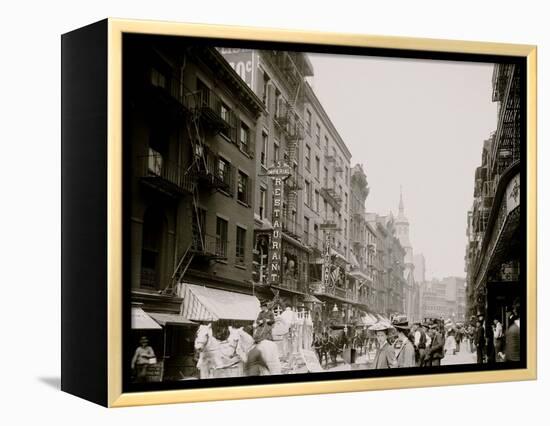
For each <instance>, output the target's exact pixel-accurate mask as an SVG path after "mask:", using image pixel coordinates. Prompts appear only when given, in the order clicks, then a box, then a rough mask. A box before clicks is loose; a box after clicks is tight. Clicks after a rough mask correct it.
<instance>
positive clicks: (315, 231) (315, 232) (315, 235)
mask: <svg viewBox="0 0 550 426" xmlns="http://www.w3.org/2000/svg"><path fill="white" fill-rule="evenodd" d="M313 238H314V239H315V241H314V243H315V245H316V246H317V247H318V244H319V227H318V226H317V224H315V225H313Z"/></svg>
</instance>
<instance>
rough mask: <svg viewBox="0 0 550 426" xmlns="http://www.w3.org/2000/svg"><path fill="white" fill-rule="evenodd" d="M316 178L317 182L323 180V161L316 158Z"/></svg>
mask: <svg viewBox="0 0 550 426" xmlns="http://www.w3.org/2000/svg"><path fill="white" fill-rule="evenodd" d="M315 177H316V178H317V180H319V179H321V160H320V159H319V157H315Z"/></svg>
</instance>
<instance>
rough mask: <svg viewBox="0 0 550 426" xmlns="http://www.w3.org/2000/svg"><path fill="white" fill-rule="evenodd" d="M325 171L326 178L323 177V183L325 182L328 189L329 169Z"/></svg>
mask: <svg viewBox="0 0 550 426" xmlns="http://www.w3.org/2000/svg"><path fill="white" fill-rule="evenodd" d="M324 169H325V170H324V172H325V174H324V177H323V181H324V184H325V185H324V187H325V188H328V169H327V168H326V167H325V168H324Z"/></svg>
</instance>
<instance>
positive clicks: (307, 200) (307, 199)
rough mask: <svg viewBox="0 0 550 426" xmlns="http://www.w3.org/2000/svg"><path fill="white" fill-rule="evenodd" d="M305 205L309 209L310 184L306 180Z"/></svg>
mask: <svg viewBox="0 0 550 426" xmlns="http://www.w3.org/2000/svg"><path fill="white" fill-rule="evenodd" d="M306 204H307V205H308V206H309V207H311V184H310V183H309V182H308V181H307V180H306Z"/></svg>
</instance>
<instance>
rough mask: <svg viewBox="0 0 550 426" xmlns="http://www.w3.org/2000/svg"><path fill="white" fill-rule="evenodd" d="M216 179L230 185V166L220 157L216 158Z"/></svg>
mask: <svg viewBox="0 0 550 426" xmlns="http://www.w3.org/2000/svg"><path fill="white" fill-rule="evenodd" d="M218 178H219V179H220V180H221V181H222V182H224V183H226V184H228V185H230V184H231V164H230V163H229V161H227V160H225V159H224V158H222V157H218Z"/></svg>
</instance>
